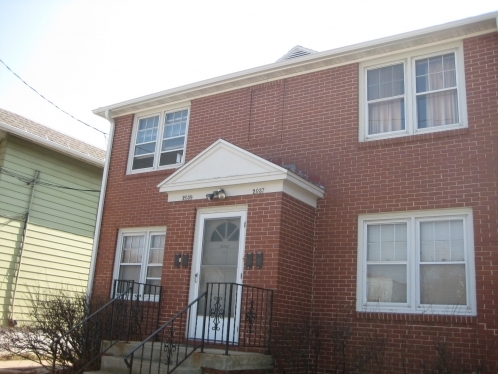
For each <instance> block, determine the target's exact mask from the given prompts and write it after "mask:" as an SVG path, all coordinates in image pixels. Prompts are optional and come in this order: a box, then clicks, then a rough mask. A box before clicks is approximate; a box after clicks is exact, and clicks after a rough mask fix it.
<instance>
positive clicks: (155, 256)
mask: <svg viewBox="0 0 498 374" xmlns="http://www.w3.org/2000/svg"><path fill="white" fill-rule="evenodd" d="M163 255H164V249H163V248H151V249H150V250H149V264H162V263H163Z"/></svg>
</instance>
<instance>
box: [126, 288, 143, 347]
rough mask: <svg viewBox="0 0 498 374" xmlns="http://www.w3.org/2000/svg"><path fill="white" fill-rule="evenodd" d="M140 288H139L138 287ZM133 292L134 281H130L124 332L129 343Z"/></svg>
mask: <svg viewBox="0 0 498 374" xmlns="http://www.w3.org/2000/svg"><path fill="white" fill-rule="evenodd" d="M139 287H140V286H139ZM134 290H135V281H131V294H130V296H129V299H128V300H129V302H128V307H129V308H130V310H129V312H128V326H127V331H126V340H127V341H130V329H131V310H132V309H133V291H134Z"/></svg>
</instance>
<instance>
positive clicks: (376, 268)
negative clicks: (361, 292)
mask: <svg viewBox="0 0 498 374" xmlns="http://www.w3.org/2000/svg"><path fill="white" fill-rule="evenodd" d="M406 279H407V276H406V265H368V266H367V301H368V302H391V303H406V302H407V298H406V297H407V296H406V295H407V291H406V290H407V283H406Z"/></svg>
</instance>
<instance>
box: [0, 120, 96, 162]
mask: <svg viewBox="0 0 498 374" xmlns="http://www.w3.org/2000/svg"><path fill="white" fill-rule="evenodd" d="M0 129H2V130H4V131H6V132H7V133H9V134H13V135H16V136H19V137H20V138H23V139H26V140H30V141H32V142H33V143H36V144H39V145H41V146H43V147H47V148H50V149H52V150H53V151H56V152H59V153H63V154H65V155H67V156H70V157H73V158H76V159H78V160H80V161H84V162H86V163H88V164H92V165H94V166H98V167H100V168H103V167H104V160H100V159H98V158H95V157H92V156H89V155H87V154H84V153H81V152H78V151H75V150H73V149H71V148H68V147H64V146H63V145H60V144H57V143H55V142H53V141H51V140H48V139H44V138H42V137H40V136H38V135H34V134H31V133H29V132H27V131H23V130H21V129H19V128H18V127H15V126H11V125H9V124H7V123H5V122H2V121H0Z"/></svg>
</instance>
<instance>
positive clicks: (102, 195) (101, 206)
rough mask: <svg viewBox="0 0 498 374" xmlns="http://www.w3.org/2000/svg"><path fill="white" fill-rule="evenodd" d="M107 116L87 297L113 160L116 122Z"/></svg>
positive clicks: (107, 110) (92, 277)
mask: <svg viewBox="0 0 498 374" xmlns="http://www.w3.org/2000/svg"><path fill="white" fill-rule="evenodd" d="M105 118H106V119H107V120H108V121H109V124H110V127H109V142H108V143H107V152H106V155H105V163H104V174H103V175H102V185H101V186H100V197H99V208H98V210H97V221H96V222H95V233H94V236H93V246H92V258H91V260H90V271H89V273H88V286H87V297H88V299H90V298H91V296H92V291H93V279H94V277H95V267H96V266H97V254H98V251H99V239H100V228H101V226H102V216H103V214H104V201H105V193H106V188H107V178H108V176H109V167H110V161H111V152H112V143H113V140H114V128H115V123H114V120H113V119H112V117H111V113H110V110H109V109H106V111H105Z"/></svg>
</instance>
